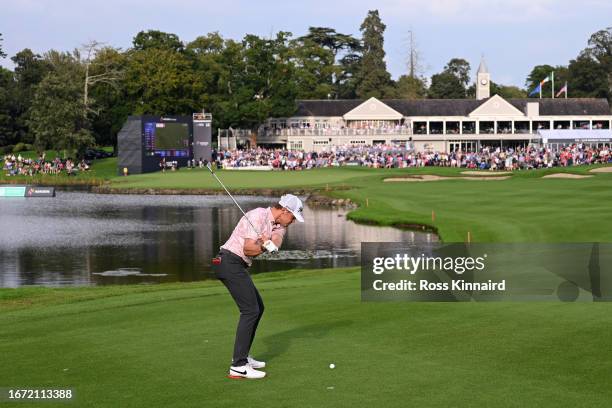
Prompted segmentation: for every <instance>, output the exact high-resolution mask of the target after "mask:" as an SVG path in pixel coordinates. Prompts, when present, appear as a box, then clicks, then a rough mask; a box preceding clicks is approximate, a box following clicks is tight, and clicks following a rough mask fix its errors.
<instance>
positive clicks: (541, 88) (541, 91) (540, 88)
mask: <svg viewBox="0 0 612 408" xmlns="http://www.w3.org/2000/svg"><path fill="white" fill-rule="evenodd" d="M540 99H542V83H541V82H540Z"/></svg>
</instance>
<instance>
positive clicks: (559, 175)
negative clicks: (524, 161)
mask: <svg viewBox="0 0 612 408" xmlns="http://www.w3.org/2000/svg"><path fill="white" fill-rule="evenodd" d="M589 177H593V176H584V175H582V174H570V173H555V174H548V175H546V176H543V177H542V178H560V179H583V178H589Z"/></svg>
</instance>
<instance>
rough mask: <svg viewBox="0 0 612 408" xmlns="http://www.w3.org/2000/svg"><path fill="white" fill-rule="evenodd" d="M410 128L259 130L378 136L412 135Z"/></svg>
mask: <svg viewBox="0 0 612 408" xmlns="http://www.w3.org/2000/svg"><path fill="white" fill-rule="evenodd" d="M411 134H412V133H411V131H410V128H407V127H401V128H375V129H353V128H344V129H332V128H320V129H310V128H285V129H265V130H261V131H260V132H259V135H260V136H263V137H272V136H377V135H411Z"/></svg>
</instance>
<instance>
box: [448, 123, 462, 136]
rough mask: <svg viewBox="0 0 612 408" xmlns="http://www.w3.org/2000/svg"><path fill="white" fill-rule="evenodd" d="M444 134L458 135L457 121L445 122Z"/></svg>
mask: <svg viewBox="0 0 612 408" xmlns="http://www.w3.org/2000/svg"><path fill="white" fill-rule="evenodd" d="M446 134H447V135H458V134H459V122H446Z"/></svg>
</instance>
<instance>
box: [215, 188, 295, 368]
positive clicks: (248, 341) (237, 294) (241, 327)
mask: <svg viewBox="0 0 612 408" xmlns="http://www.w3.org/2000/svg"><path fill="white" fill-rule="evenodd" d="M302 209H303V205H302V201H301V200H300V199H299V198H298V197H296V196H294V195H292V194H286V195H284V196H282V197H281V199H280V201H279V203H278V204H274V205H273V206H272V207H267V208H255V209H253V210H251V211H249V212H248V213H246V217H248V220H247V218H245V217H242V218H241V219H240V222H238V224H237V225H236V228H234V231H233V232H232V235H231V236H230V237H229V239H228V240H227V242H226V243H225V244H223V245H222V246H221V249H220V251H219V255H218V257H217V258H215V259H216V262H215V261H214V260H213V270H214V272H215V276H216V277H217V278H218V279H219V280H220V281H221V282H223V284H224V285H225V287H227V290H229V293H230V294H231V295H232V298H234V301H235V302H236V305H237V306H238V309H239V310H240V319H239V320H238V328H237V329H236V340H235V342H234V357H233V359H232V365H231V367H230V369H229V375H228V376H229V377H230V378H263V377H265V376H266V373H265V372H263V371H260V370H257V369H259V368H264V367H265V366H266V363H265V362H263V361H257V360H255V359H254V358H252V357H251V356H250V355H249V350H250V349H251V345H252V344H253V339H254V338H255V331H256V330H257V325H258V324H259V320H260V319H261V316H262V314H263V311H264V304H263V301H262V300H261V296H259V292H258V291H257V288H256V287H255V285H254V284H253V281H252V280H251V277H250V275H249V273H248V268H249V266H251V263H252V262H253V258H255V257H257V256H258V255H260V254H262V253H263V252H266V251H268V252H275V251H278V248H279V247H280V246H281V244H282V243H283V237H284V236H285V231H286V228H287V227H288V226H289V225H290V224H291V223H292V222H293V221H294V220H296V219H297V220H298V221H299V222H304V217H303V216H302ZM249 221H250V223H249ZM251 224H253V225H251Z"/></svg>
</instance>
